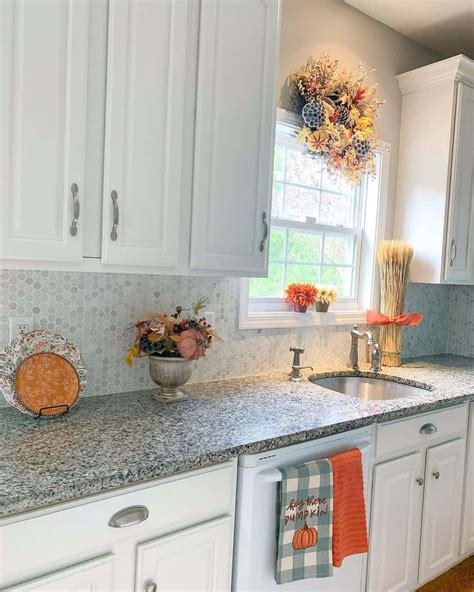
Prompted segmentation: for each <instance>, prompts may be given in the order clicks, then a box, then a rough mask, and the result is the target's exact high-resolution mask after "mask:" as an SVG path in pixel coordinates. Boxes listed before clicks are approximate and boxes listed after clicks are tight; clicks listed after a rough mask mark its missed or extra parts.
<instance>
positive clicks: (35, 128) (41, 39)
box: [0, 0, 89, 261]
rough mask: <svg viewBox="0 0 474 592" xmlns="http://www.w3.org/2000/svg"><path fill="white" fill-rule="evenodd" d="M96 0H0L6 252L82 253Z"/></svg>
mask: <svg viewBox="0 0 474 592" xmlns="http://www.w3.org/2000/svg"><path fill="white" fill-rule="evenodd" d="M88 25H89V2H88V0H82V1H80V2H77V1H73V0H69V1H68V0H24V1H20V0H2V2H0V39H1V46H0V78H1V80H2V85H1V91H0V123H1V125H0V129H1V130H2V133H1V140H0V146H1V148H0V150H1V152H0V163H1V164H0V167H1V171H0V177H1V185H0V207H1V214H0V219H1V230H0V232H1V237H0V239H1V243H0V257H2V258H11V259H21V260H45V261H80V260H81V258H82V241H83V224H82V219H81V213H82V208H81V206H83V203H84V199H85V198H86V196H84V194H83V188H84V158H85V118H86V101H85V97H86V88H87V47H88Z"/></svg>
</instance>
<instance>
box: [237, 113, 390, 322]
mask: <svg viewBox="0 0 474 592" xmlns="http://www.w3.org/2000/svg"><path fill="white" fill-rule="evenodd" d="M277 120H278V122H279V123H283V124H284V125H286V126H294V127H296V126H297V125H298V119H297V117H296V116H295V115H294V114H293V113H290V112H288V111H284V110H282V109H278V117H277ZM377 152H378V153H379V154H380V167H379V170H378V175H377V177H376V179H375V180H374V179H371V178H370V177H365V178H364V181H363V184H364V191H363V192H361V193H363V195H364V196H368V197H369V199H370V197H372V199H370V206H369V207H367V203H363V204H362V205H361V207H360V208H359V211H360V215H361V220H360V225H359V226H360V227H361V228H362V230H360V228H358V229H353V228H347V229H346V228H338V231H337V234H342V233H347V234H349V235H350V236H355V235H358V236H359V240H357V241H356V242H357V247H356V248H357V251H356V254H355V257H356V258H357V260H358V267H359V274H357V277H355V278H354V282H355V285H354V293H355V294H356V295H357V299H352V298H339V299H338V300H337V301H336V302H335V303H334V304H333V305H332V306H331V308H330V311H329V312H327V313H318V312H316V311H312V310H311V311H308V312H307V313H306V314H301V313H295V312H293V311H292V310H291V307H290V305H289V304H288V303H286V302H285V300H284V298H275V297H268V298H265V297H259V298H258V299H251V298H250V294H249V286H250V284H249V281H250V280H249V278H242V279H241V290H240V314H239V328H240V329H271V328H284V327H305V326H326V325H352V324H357V323H364V322H366V320H367V309H369V308H376V307H377V305H378V293H379V290H378V276H377V273H376V271H377V270H376V249H375V247H376V244H377V242H378V241H379V240H382V239H383V238H385V236H386V229H385V224H386V211H387V193H388V176H389V159H390V145H389V144H388V143H386V142H383V141H379V142H378V146H377ZM359 199H360V197H359ZM367 201H368V200H367ZM279 223H280V224H281V226H284V227H287V228H295V229H298V228H299V229H311V230H319V231H323V232H327V233H331V230H332V231H334V227H333V226H329V225H324V224H311V225H308V224H307V223H304V222H296V221H291V220H283V219H281V220H279V219H272V221H271V224H274V225H275V226H278V225H279Z"/></svg>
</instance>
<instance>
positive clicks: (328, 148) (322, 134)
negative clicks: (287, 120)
mask: <svg viewBox="0 0 474 592" xmlns="http://www.w3.org/2000/svg"><path fill="white" fill-rule="evenodd" d="M359 70H360V72H359V74H358V75H357V76H353V75H352V74H350V73H349V72H347V71H345V70H343V71H341V72H338V61H337V60H331V59H330V58H329V57H328V56H327V55H322V56H321V57H320V58H319V59H318V60H315V59H314V58H309V59H308V60H307V62H306V64H305V65H304V66H303V67H302V68H301V70H299V71H298V72H295V73H294V74H293V75H292V76H291V77H290V83H291V97H292V100H293V103H294V107H295V110H296V111H297V112H298V113H299V114H301V118H302V127H301V130H300V132H299V134H298V137H297V141H299V142H300V143H304V144H305V146H306V148H307V150H308V152H309V153H310V154H312V155H314V156H320V157H322V158H323V159H324V161H325V164H326V167H327V169H328V172H329V173H330V174H333V175H335V174H341V173H342V175H344V177H345V178H346V179H347V180H348V181H349V182H350V183H351V184H352V185H358V184H359V183H360V181H361V179H362V175H363V174H364V173H368V174H372V175H374V174H375V152H374V150H375V147H376V138H375V119H376V118H377V117H378V114H379V108H380V105H382V104H383V103H384V101H380V100H379V99H378V98H376V96H375V93H376V90H377V85H376V84H373V85H368V84H367V82H366V81H367V78H368V75H369V73H368V72H366V71H365V70H364V68H363V67H362V66H359Z"/></svg>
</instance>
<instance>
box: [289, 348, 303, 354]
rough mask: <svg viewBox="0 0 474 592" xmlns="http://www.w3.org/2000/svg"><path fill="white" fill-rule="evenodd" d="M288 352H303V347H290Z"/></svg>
mask: <svg viewBox="0 0 474 592" xmlns="http://www.w3.org/2000/svg"><path fill="white" fill-rule="evenodd" d="M290 352H295V354H304V347H290Z"/></svg>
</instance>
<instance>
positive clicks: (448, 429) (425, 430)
mask: <svg viewBox="0 0 474 592" xmlns="http://www.w3.org/2000/svg"><path fill="white" fill-rule="evenodd" d="M466 427H467V406H466V405H461V406H458V407H453V408H451V409H445V410H443V411H434V412H433V413H425V414H423V415H417V416H416V417H411V418H410V419H404V420H401V421H392V422H389V423H385V424H380V425H378V426H377V438H376V444H375V455H376V456H383V455H386V454H391V453H395V452H399V451H400V450H403V449H406V448H412V447H417V446H423V445H424V444H430V443H431V442H432V441H434V440H439V439H442V438H447V437H449V436H452V435H456V434H459V433H462V432H464V431H465V430H466Z"/></svg>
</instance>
